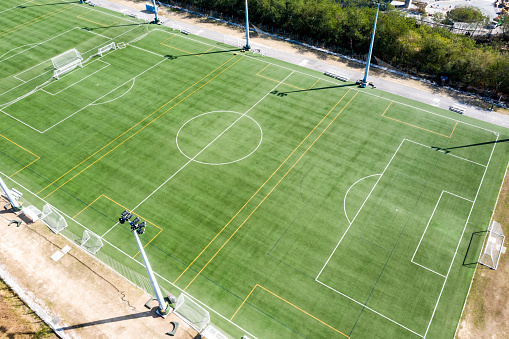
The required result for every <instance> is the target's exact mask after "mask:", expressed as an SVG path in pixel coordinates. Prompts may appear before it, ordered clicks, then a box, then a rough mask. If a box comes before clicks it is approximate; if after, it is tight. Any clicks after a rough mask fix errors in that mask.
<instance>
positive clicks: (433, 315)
mask: <svg viewBox="0 0 509 339" xmlns="http://www.w3.org/2000/svg"><path fill="white" fill-rule="evenodd" d="M498 137H499V136H498V135H497V140H495V141H498ZM496 146H497V143H496V142H495V143H494V144H493V148H492V149H491V154H490V158H489V160H488V164H487V165H486V167H485V168H484V173H483V176H482V179H481V182H480V183H479V187H478V188H477V193H476V194H475V198H474V201H473V202H472V207H471V208H470V212H469V213H468V218H467V221H466V222H465V226H463V231H462V232H461V237H460V240H459V241H458V245H457V246H456V250H455V252H454V256H453V257H452V260H451V264H450V265H449V269H448V270H447V274H446V276H445V280H444V283H443V285H442V289H441V290H440V294H439V295H438V300H437V303H436V304H435V308H434V309H433V314H432V315H431V319H430V321H429V324H428V327H427V328H426V332H425V333H424V338H426V335H427V334H428V331H429V328H430V326H431V323H432V322H433V318H434V317H435V313H436V311H437V308H438V304H439V303H440V298H441V297H442V293H443V292H444V288H445V284H446V283H447V278H448V277H449V273H450V272H451V268H452V265H453V263H454V259H456V254H457V253H458V249H459V247H460V243H461V239H463V235H464V233H465V229H466V228H467V224H468V221H469V220H470V216H471V215H472V211H473V210H474V206H475V202H476V201H477V197H478V196H479V192H480V191H481V187H482V183H483V181H484V178H485V176H486V172H487V171H488V166H489V164H490V162H491V158H492V156H493V152H494V151H495V147H496Z"/></svg>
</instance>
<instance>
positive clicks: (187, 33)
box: [180, 28, 191, 35]
mask: <svg viewBox="0 0 509 339" xmlns="http://www.w3.org/2000/svg"><path fill="white" fill-rule="evenodd" d="M180 33H184V34H185V35H189V34H191V31H190V30H188V29H185V28H184V29H181V30H180Z"/></svg>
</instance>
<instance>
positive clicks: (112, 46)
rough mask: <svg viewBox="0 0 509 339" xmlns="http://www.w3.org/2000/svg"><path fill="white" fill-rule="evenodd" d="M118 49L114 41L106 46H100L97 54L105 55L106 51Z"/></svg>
mask: <svg viewBox="0 0 509 339" xmlns="http://www.w3.org/2000/svg"><path fill="white" fill-rule="evenodd" d="M116 49H117V46H116V45H115V43H114V42H112V43H110V44H107V45H106V46H103V47H99V50H98V51H97V55H99V56H103V53H106V52H108V51H110V50H116Z"/></svg>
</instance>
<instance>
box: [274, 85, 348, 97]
mask: <svg viewBox="0 0 509 339" xmlns="http://www.w3.org/2000/svg"><path fill="white" fill-rule="evenodd" d="M349 86H357V84H346V85H336V86H327V87H318V88H310V89H299V90H296V91H288V92H279V91H277V90H276V91H272V92H270V94H275V95H277V96H278V97H284V96H287V95H288V94H291V93H299V92H311V91H321V90H324V89H332V88H341V87H349Z"/></svg>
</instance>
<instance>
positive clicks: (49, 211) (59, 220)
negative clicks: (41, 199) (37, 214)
mask: <svg viewBox="0 0 509 339" xmlns="http://www.w3.org/2000/svg"><path fill="white" fill-rule="evenodd" d="M41 220H42V222H43V223H44V224H45V225H46V226H48V227H49V229H50V230H52V231H53V232H55V233H57V234H58V233H60V232H61V231H62V230H63V229H64V228H66V227H67V221H65V219H64V217H63V216H62V215H61V214H60V213H58V212H57V210H55V208H54V207H53V206H51V205H50V204H46V205H44V207H43V208H42V216H41Z"/></svg>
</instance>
